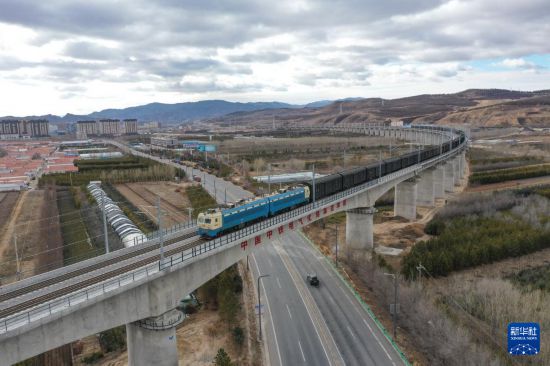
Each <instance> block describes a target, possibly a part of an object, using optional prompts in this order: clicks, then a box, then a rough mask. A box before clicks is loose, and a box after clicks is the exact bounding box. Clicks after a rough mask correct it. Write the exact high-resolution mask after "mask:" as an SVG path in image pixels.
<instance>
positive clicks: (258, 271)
mask: <svg viewBox="0 0 550 366" xmlns="http://www.w3.org/2000/svg"><path fill="white" fill-rule="evenodd" d="M252 260H253V261H254V265H255V267H256V273H260V267H258V262H257V261H256V257H255V256H254V254H252ZM252 282H254V281H252ZM260 286H262V289H263V290H264V292H263V293H264V296H265V300H266V302H267V308H268V310H269V320H270V321H271V329H273V335H274V336H275V337H274V338H275V347H276V348H277V357H279V365H282V364H283V358H282V357H281V350H280V349H279V341H278V340H277V332H276V331H275V323H274V322H273V316H272V315H271V305H270V303H269V296H267V291H266V290H265V286H264V283H263V281H261V283H260ZM256 290H257V289H256ZM258 311H261V309H258ZM264 342H265V345H266V349H267V348H268V347H269V346H268V342H267V337H264ZM267 361H268V363H269V364H271V360H267Z"/></svg>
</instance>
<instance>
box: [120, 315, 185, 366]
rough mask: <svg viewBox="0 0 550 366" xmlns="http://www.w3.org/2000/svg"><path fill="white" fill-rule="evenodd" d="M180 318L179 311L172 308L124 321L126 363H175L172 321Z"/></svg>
mask: <svg viewBox="0 0 550 366" xmlns="http://www.w3.org/2000/svg"><path fill="white" fill-rule="evenodd" d="M183 319H184V315H183V313H182V312H180V311H179V310H175V309H174V310H171V311H168V312H167V313H164V314H162V315H160V316H157V317H151V318H147V319H142V320H138V321H136V322H133V323H130V324H126V337H127V343H128V365H130V366H142V365H143V366H145V365H159V366H177V365H178V346H177V342H176V325H178V324H179V323H181V322H182V321H183Z"/></svg>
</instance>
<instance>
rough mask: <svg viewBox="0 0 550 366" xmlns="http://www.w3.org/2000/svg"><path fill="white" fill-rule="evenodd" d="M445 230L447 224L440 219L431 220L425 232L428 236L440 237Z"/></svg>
mask: <svg viewBox="0 0 550 366" xmlns="http://www.w3.org/2000/svg"><path fill="white" fill-rule="evenodd" d="M444 230H445V222H444V221H443V220H439V219H434V220H430V222H428V224H427V225H426V227H424V232H425V233H426V234H428V235H440V234H441V233H442V232H443V231H444Z"/></svg>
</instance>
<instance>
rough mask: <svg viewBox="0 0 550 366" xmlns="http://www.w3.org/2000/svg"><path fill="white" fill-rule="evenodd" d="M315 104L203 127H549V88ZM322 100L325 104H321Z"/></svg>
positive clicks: (244, 115) (220, 120) (212, 120)
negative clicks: (398, 122)
mask: <svg viewBox="0 0 550 366" xmlns="http://www.w3.org/2000/svg"><path fill="white" fill-rule="evenodd" d="M324 102H325V101H320V102H317V103H318V104H316V106H318V108H302V109H289V108H284V109H277V110H264V111H252V112H242V113H234V114H231V115H227V116H220V117H214V118H210V119H208V120H206V121H204V122H205V123H204V124H210V125H218V126H220V127H232V126H253V127H262V126H265V127H268V126H271V125H272V123H273V121H275V124H276V126H280V127H281V126H284V125H286V124H288V125H291V124H300V125H323V124H327V125H335V124H339V123H354V122H367V123H368V122H374V123H378V122H381V121H386V120H388V119H390V120H403V121H405V122H412V123H434V124H466V125H470V126H472V127H497V126H517V127H521V126H523V127H541V126H544V127H550V123H549V121H550V90H539V91H528V92H526V91H514V90H504V89H468V90H465V91H462V92H459V93H451V94H422V95H416V96H411V97H406V98H398V99H382V98H365V99H355V98H352V99H348V100H341V101H334V102H332V103H324ZM326 102H328V101H326Z"/></svg>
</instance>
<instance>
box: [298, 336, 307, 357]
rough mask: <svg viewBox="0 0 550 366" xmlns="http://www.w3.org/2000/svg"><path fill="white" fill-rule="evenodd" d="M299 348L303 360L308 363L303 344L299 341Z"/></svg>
mask: <svg viewBox="0 0 550 366" xmlns="http://www.w3.org/2000/svg"><path fill="white" fill-rule="evenodd" d="M298 346H299V347H300V353H301V354H302V359H303V360H304V362H306V355H304V350H303V349H302V343H300V341H298Z"/></svg>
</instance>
